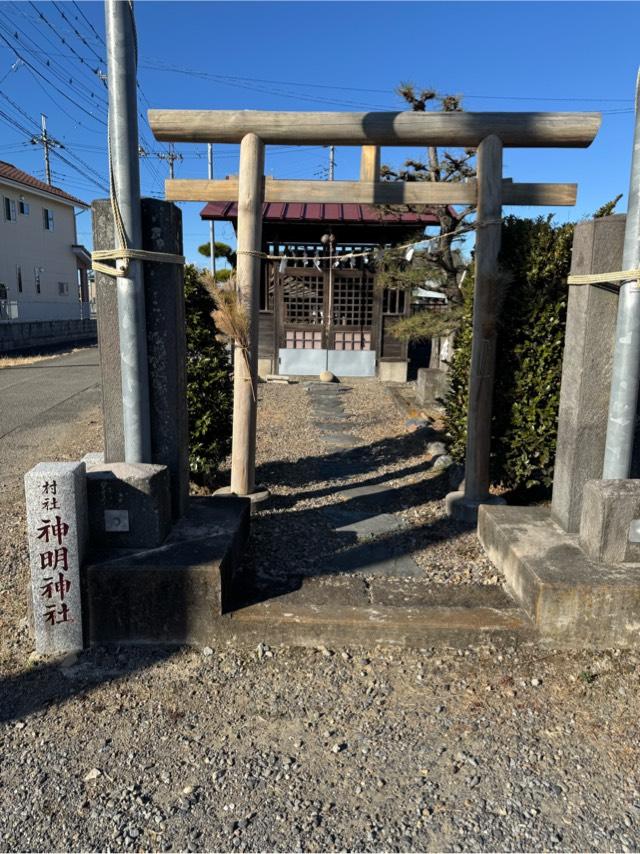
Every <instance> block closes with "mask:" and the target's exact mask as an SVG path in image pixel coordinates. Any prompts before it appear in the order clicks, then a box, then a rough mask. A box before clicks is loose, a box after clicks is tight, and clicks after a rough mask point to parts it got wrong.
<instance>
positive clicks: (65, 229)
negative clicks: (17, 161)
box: [0, 161, 91, 324]
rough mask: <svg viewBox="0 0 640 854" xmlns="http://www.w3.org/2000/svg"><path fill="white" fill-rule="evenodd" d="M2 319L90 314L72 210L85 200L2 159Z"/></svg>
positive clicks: (83, 254) (87, 261)
mask: <svg viewBox="0 0 640 854" xmlns="http://www.w3.org/2000/svg"><path fill="white" fill-rule="evenodd" d="M0 202H1V203H2V208H1V209H0V323H2V324H4V323H16V322H17V323H22V322H31V321H58V320H65V321H66V320H82V319H86V318H88V317H89V316H90V305H89V282H88V277H87V274H88V271H89V269H90V267H91V256H90V253H89V252H88V251H87V250H86V249H85V248H84V246H81V245H79V244H78V239H77V233H76V210H78V209H80V210H86V209H88V207H89V205H87V204H86V203H85V202H83V201H81V200H80V199H76V198H74V196H70V195H69V194H68V193H65V192H64V191H63V190H61V189H59V188H58V187H53V186H51V185H49V184H45V183H44V182H43V181H39V180H38V179H37V178H34V177H33V176H32V175H29V174H27V173H26V172H23V171H22V170H21V169H17V168H16V167H15V166H13V165H12V164H11V163H5V162H3V161H0Z"/></svg>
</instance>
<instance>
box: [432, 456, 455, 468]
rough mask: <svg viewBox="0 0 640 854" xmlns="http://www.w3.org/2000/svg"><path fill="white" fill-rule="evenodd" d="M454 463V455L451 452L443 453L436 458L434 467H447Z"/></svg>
mask: <svg viewBox="0 0 640 854" xmlns="http://www.w3.org/2000/svg"><path fill="white" fill-rule="evenodd" d="M452 464H453V457H450V456H449V454H442V455H441V456H439V457H437V458H436V460H435V461H434V463H433V468H434V469H435V470H437V469H446V468H448V467H449V466H450V465H452Z"/></svg>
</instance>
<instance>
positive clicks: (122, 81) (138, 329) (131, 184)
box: [105, 0, 151, 463]
mask: <svg viewBox="0 0 640 854" xmlns="http://www.w3.org/2000/svg"><path fill="white" fill-rule="evenodd" d="M105 19H106V46H107V65H108V72H107V77H108V81H107V82H108V89H109V130H108V133H109V150H110V160H111V163H110V166H111V171H112V176H113V177H112V185H111V200H112V204H113V207H114V209H115V210H116V211H118V212H119V215H120V218H121V220H122V226H123V229H124V239H125V242H126V247H123V248H127V249H142V216H141V210H140V163H139V160H138V105H137V93H136V56H137V46H136V36H135V23H134V18H133V3H124V2H121V0H105ZM115 232H116V234H117V233H118V229H117V228H116V229H115ZM116 263H117V264H118V265H122V264H126V262H125V261H123V260H118V261H117V262H116ZM116 282H117V285H116V291H117V301H118V333H119V338H120V368H121V374H122V410H123V427H124V457H125V462H127V463H150V462H151V426H150V415H149V371H148V362H147V328H146V318H145V299H144V279H143V274H142V262H141V261H139V260H137V259H136V260H130V261H129V262H128V268H127V272H126V274H125V275H124V276H118V278H117V280H116Z"/></svg>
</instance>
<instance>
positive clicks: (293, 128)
mask: <svg viewBox="0 0 640 854" xmlns="http://www.w3.org/2000/svg"><path fill="white" fill-rule="evenodd" d="M148 117H149V124H150V126H151V129H152V130H153V134H154V136H155V137H156V139H158V140H162V141H165V142H213V143H237V142H240V141H241V140H242V138H243V137H244V136H246V135H247V134H249V133H255V134H256V135H257V136H259V137H260V138H261V139H262V141H263V142H264V143H266V144H268V145H318V144H320V145H385V146H394V145H398V146H411V145H420V146H424V145H452V146H463V147H469V148H475V147H477V146H478V145H479V144H480V142H481V141H482V140H483V139H485V138H486V137H488V136H491V135H495V136H497V137H499V138H500V140H501V141H502V144H503V145H504V146H505V147H511V148H586V147H587V146H589V145H590V144H591V143H592V142H593V140H594V138H595V136H596V134H597V132H598V129H599V127H600V122H601V115H600V113H585V112H571V113H556V112H554V113H547V112H545V113H542V112H537V113H524V112H523V113H517V112H516V113H465V112H460V113H417V112H397V113H391V112H389V113H321V112H276V111H274V112H269V111H265V110H149V113H148Z"/></svg>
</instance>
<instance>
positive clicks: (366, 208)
mask: <svg viewBox="0 0 640 854" xmlns="http://www.w3.org/2000/svg"><path fill="white" fill-rule="evenodd" d="M200 217H201V219H214V220H231V221H234V220H236V219H237V218H238V203H237V202H209V203H208V204H207V205H205V207H204V208H203V209H202V210H201V211H200ZM262 218H263V220H264V221H265V222H332V223H339V222H343V223H348V224H353V223H361V224H364V225H375V224H380V223H384V224H385V225H437V224H438V223H439V220H438V218H437V216H436V215H435V214H433V213H424V214H417V213H386V212H384V211H382V210H381V209H380V208H377V207H375V206H373V205H359V204H335V203H332V204H319V203H317V202H314V203H312V204H302V203H300V202H295V203H294V202H288V203H287V202H266V203H265V204H264V205H263V206H262Z"/></svg>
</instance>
